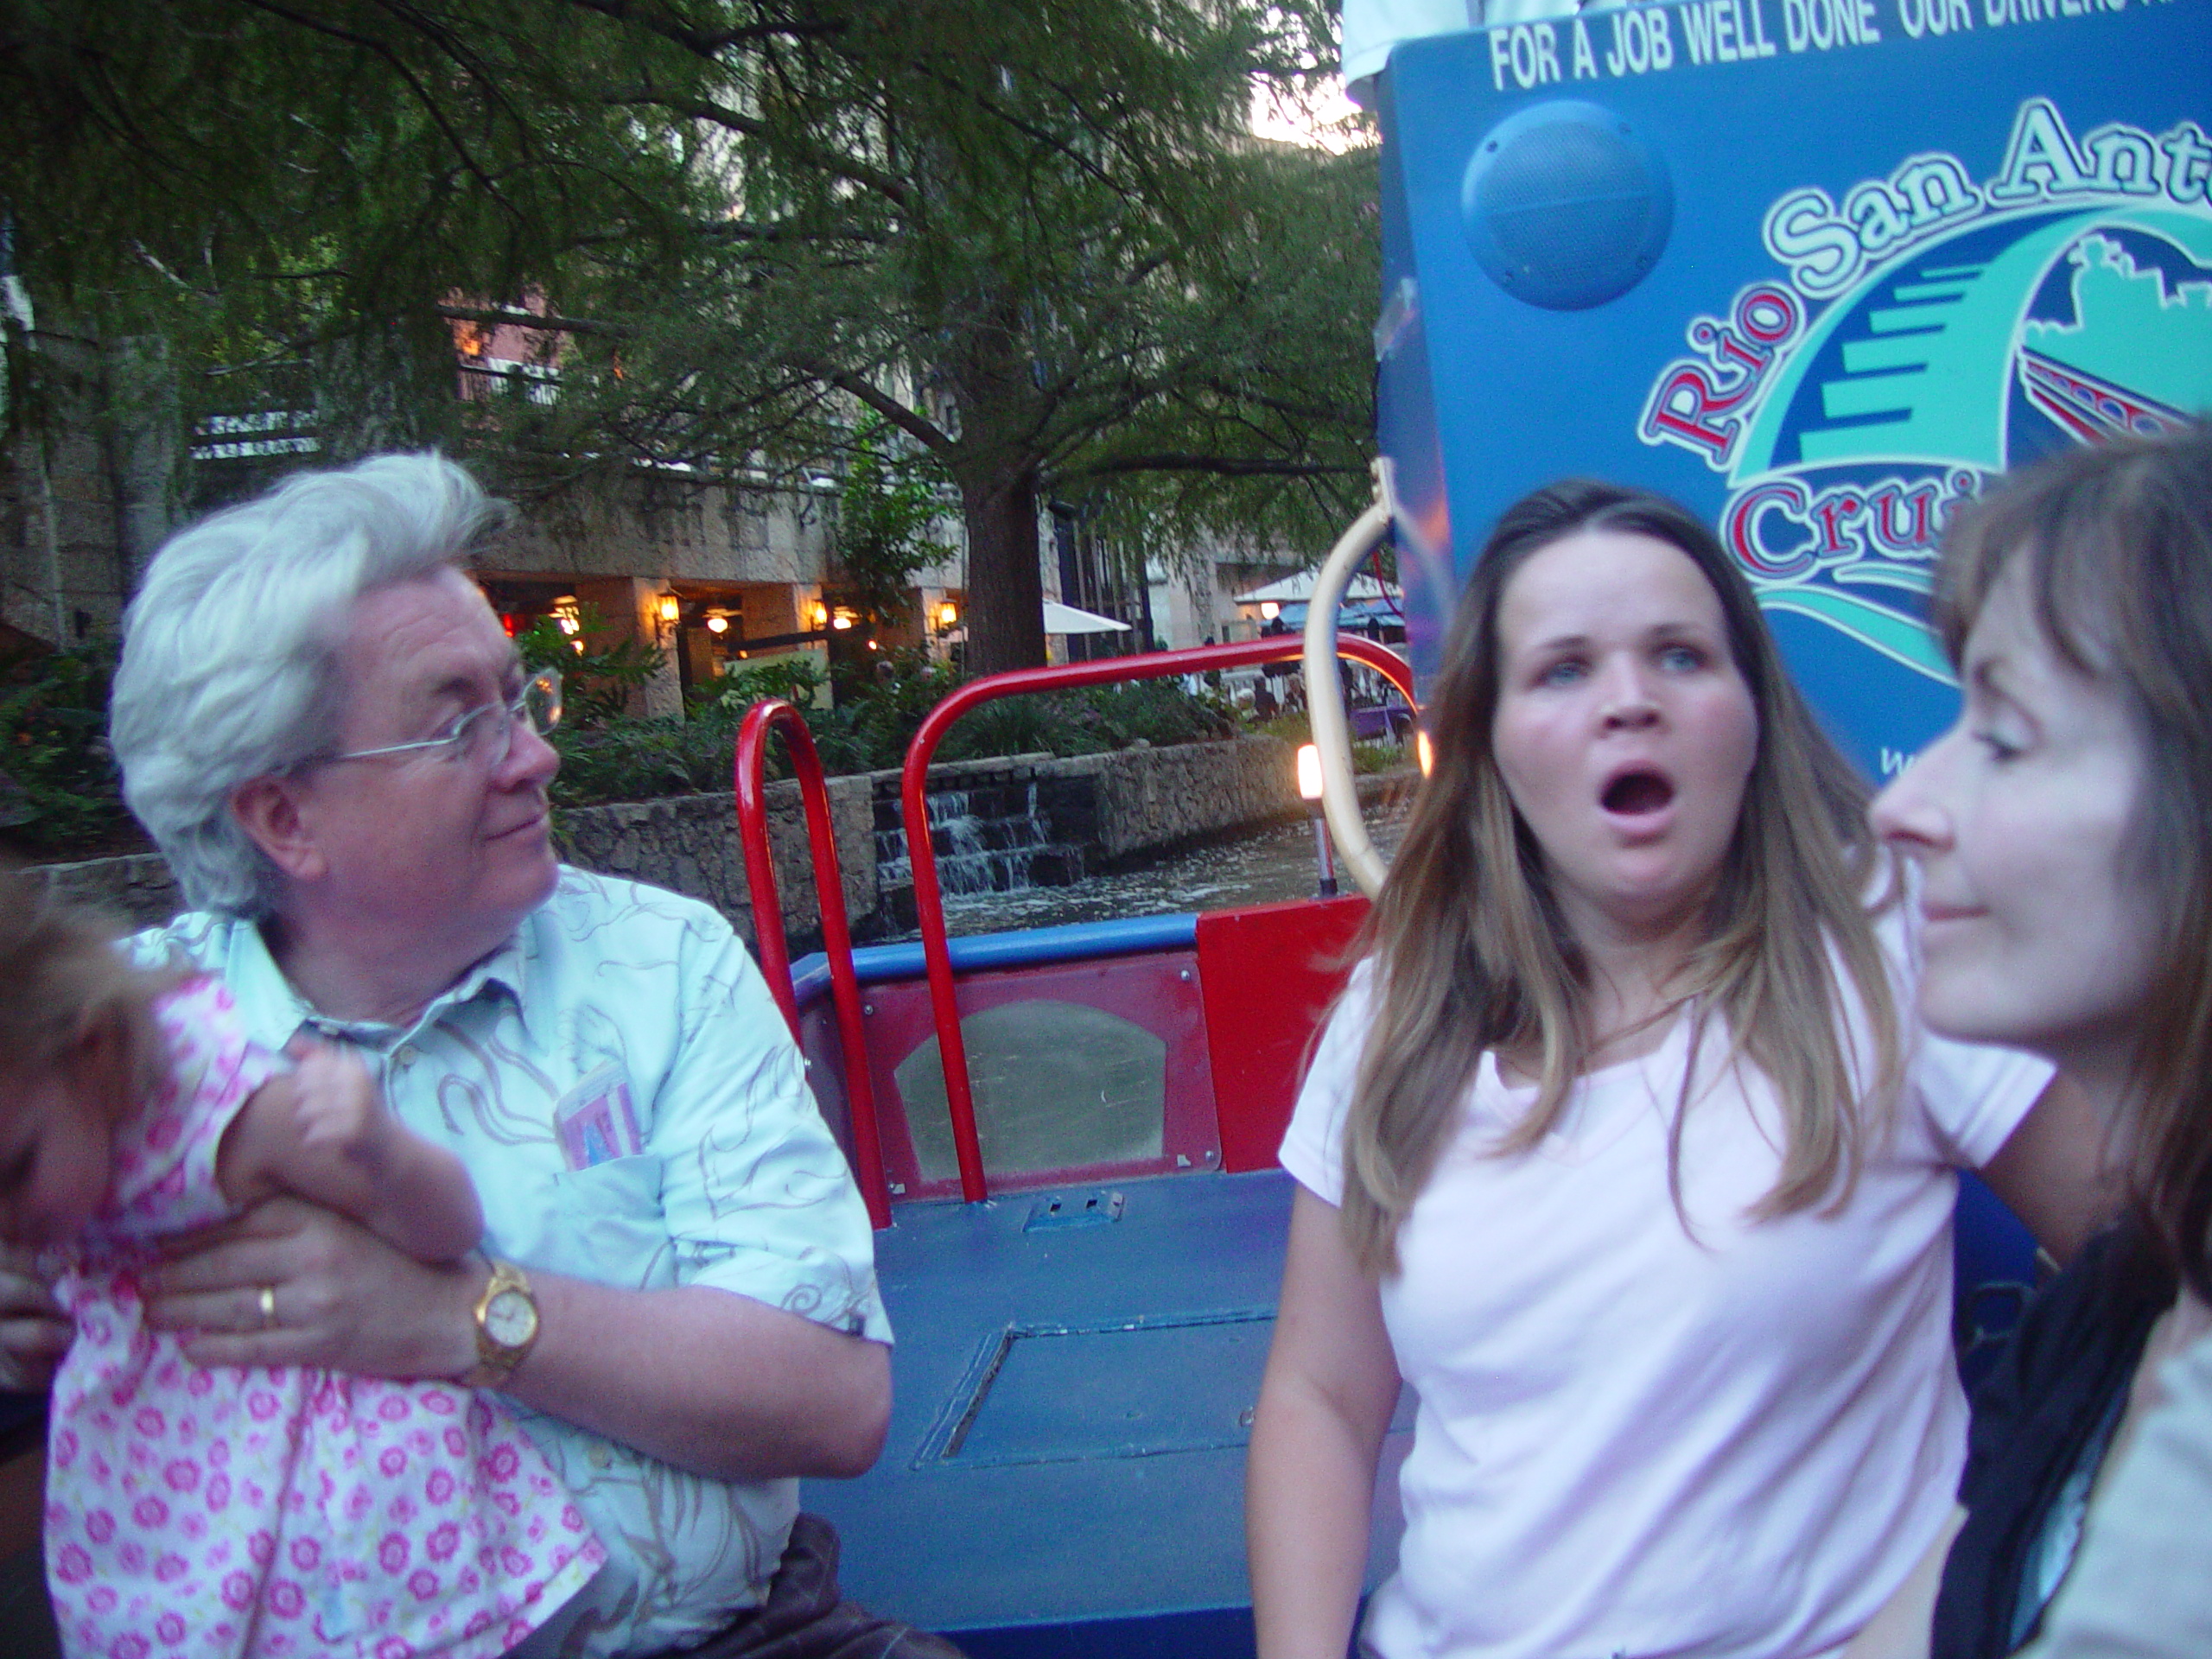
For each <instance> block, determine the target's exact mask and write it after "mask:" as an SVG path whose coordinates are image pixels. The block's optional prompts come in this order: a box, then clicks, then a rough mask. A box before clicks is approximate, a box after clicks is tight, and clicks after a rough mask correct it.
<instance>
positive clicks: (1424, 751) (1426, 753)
mask: <svg viewBox="0 0 2212 1659" xmlns="http://www.w3.org/2000/svg"><path fill="white" fill-rule="evenodd" d="M1414 760H1418V761H1420V762H1421V776H1422V777H1424V778H1426V777H1427V776H1428V774H1429V773H1430V772H1433V771H1435V770H1436V751H1435V750H1433V749H1432V748H1430V747H1428V734H1427V732H1423V731H1415V732H1414Z"/></svg>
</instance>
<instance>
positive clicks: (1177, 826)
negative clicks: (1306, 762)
mask: <svg viewBox="0 0 2212 1659" xmlns="http://www.w3.org/2000/svg"><path fill="white" fill-rule="evenodd" d="M1055 766H1056V769H1057V770H1059V771H1060V772H1061V774H1062V775H1063V776H1064V777H1065V778H1068V779H1071V780H1072V779H1079V778H1088V779H1090V780H1092V789H1093V791H1094V799H1095V803H1096V804H1095V807H1094V809H1093V810H1094V812H1095V819H1094V824H1093V828H1092V833H1091V834H1090V836H1085V837H1084V839H1085V840H1088V841H1090V842H1092V843H1093V844H1094V845H1095V846H1096V848H1097V850H1098V856H1099V857H1100V858H1101V859H1102V860H1104V861H1108V862H1111V861H1115V860H1117V859H1122V858H1128V857H1129V856H1131V855H1134V854H1137V853H1142V852H1150V851H1152V850H1153V849H1156V848H1161V847H1172V846H1173V845H1174V844H1175V843H1176V842H1184V841H1192V840H1195V839H1197V838H1198V837H1200V836H1216V835H1220V834H1222V833H1224V831H1227V830H1231V829H1243V828H1244V827H1245V826H1247V825H1249V824H1255V823H1271V822H1273V821H1274V820H1276V819H1278V818H1282V817H1287V816H1288V815H1290V814H1292V813H1294V812H1296V811H1298V810H1300V802H1299V798H1298V773H1297V766H1296V755H1295V752H1294V750H1293V749H1292V747H1291V746H1290V745H1289V744H1287V743H1286V742H1284V741H1282V740H1281V738H1279V737H1239V738H1232V739H1230V740H1228V741H1225V742H1220V743H1179V744H1177V745H1175V746H1174V747H1172V748H1164V749H1154V748H1133V749H1122V750H1118V751H1116V753H1112V754H1086V755H1082V756H1078V757H1077V759H1075V760H1062V761H1058V762H1057V763H1055ZM1056 827H1058V826H1056ZM1063 832H1064V833H1065V830H1064V831H1063Z"/></svg>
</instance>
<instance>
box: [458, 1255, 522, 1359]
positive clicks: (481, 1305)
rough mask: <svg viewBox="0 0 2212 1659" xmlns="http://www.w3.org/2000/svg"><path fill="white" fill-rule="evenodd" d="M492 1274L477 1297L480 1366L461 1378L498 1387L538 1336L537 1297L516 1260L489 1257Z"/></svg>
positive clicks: (477, 1347)
mask: <svg viewBox="0 0 2212 1659" xmlns="http://www.w3.org/2000/svg"><path fill="white" fill-rule="evenodd" d="M488 1259H489V1260H490V1261H491V1263H492V1277H491V1279H490V1280H489V1281H487V1282H486V1284H485V1287H484V1294H482V1295H480V1296H479V1297H478V1298H477V1299H476V1367H475V1369H474V1370H472V1371H470V1372H469V1373H468V1375H467V1376H464V1377H462V1378H461V1381H462V1382H463V1383H467V1385H468V1386H469V1387H470V1388H472V1389H496V1388H499V1386H500V1385H501V1384H503V1383H505V1382H506V1380H507V1378H508V1377H510V1376H512V1375H513V1374H514V1369H515V1367H516V1366H518V1365H519V1364H521V1363H522V1362H523V1358H524V1356H525V1355H527V1354H528V1353H529V1352H530V1350H531V1344H532V1343H535V1342H536V1341H537V1297H536V1296H534V1295H532V1294H531V1288H530V1281H529V1280H528V1279H526V1278H524V1276H523V1270H522V1269H521V1268H518V1267H517V1266H515V1264H514V1263H513V1262H502V1261H500V1260H499V1258H498V1257H496V1256H493V1257H491V1258H488Z"/></svg>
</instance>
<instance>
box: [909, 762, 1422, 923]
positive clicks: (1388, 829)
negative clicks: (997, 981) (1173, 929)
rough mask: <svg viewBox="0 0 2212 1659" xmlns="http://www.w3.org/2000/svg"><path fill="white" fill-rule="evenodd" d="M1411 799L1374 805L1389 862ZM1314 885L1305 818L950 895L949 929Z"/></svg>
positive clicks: (1290, 893) (1141, 911)
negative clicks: (1134, 863) (1067, 880)
mask: <svg viewBox="0 0 2212 1659" xmlns="http://www.w3.org/2000/svg"><path fill="white" fill-rule="evenodd" d="M1410 799H1411V792H1410V791H1408V790H1404V789H1400V790H1398V791H1394V793H1393V795H1392V796H1390V797H1389V798H1385V799H1384V800H1383V801H1379V802H1374V803H1370V804H1369V806H1368V807H1367V810H1366V820H1367V833H1368V835H1369V836H1370V838H1371V839H1372V840H1373V841H1374V842H1375V845H1376V850H1377V851H1379V852H1381V853H1382V854H1383V856H1384V857H1385V858H1388V857H1389V855H1391V854H1392V853H1393V852H1395V850H1396V849H1397V844H1398V837H1399V836H1400V834H1401V833H1402V830H1403V829H1404V822H1405V810H1406V806H1407V804H1408V803H1409V802H1410ZM1337 879H1338V890H1339V891H1340V892H1344V893H1351V892H1354V891H1357V889H1356V888H1355V887H1353V886H1352V882H1351V877H1349V876H1348V875H1346V874H1344V872H1343V870H1342V868H1339V869H1338V878H1337ZM1314 883H1315V869H1314V859H1313V825H1312V823H1310V822H1309V821H1306V820H1304V819H1300V821H1299V822H1297V823H1286V824H1277V825H1274V826H1273V827H1271V828H1268V829H1262V830H1259V831H1257V832H1256V833H1255V834H1252V835H1249V836H1237V837H1236V838H1235V839H1234V840H1229V841H1220V842H1210V843H1207V844H1206V845H1204V846H1200V847H1195V848H1192V849H1188V850H1186V851H1184V852H1180V853H1177V854H1175V855H1172V856H1170V857H1167V858H1164V859H1160V860H1159V861H1156V862H1153V863H1148V864H1146V865H1143V866H1141V868H1134V869H1124V870H1117V871H1114V872H1112V873H1110V874H1103V875H1091V876H1086V877H1085V878H1084V880H1080V881H1077V882H1075V883H1073V884H1072V885H1071V886H1067V887H1032V888H1029V889H1027V890H1026V891H1021V892H1015V893H970V894H966V895H961V896H955V897H949V898H947V899H946V900H945V905H944V916H945V925H946V926H947V928H948V930H949V931H951V932H953V933H1001V932H1007V931H1012V930H1014V929H1017V928H1031V927H1053V926H1057V925H1059V924H1061V923H1064V922H1096V921H1104V920H1106V919H1108V918H1116V917H1128V916H1158V915H1179V914H1181V913H1183V912H1189V911H1198V910H1230V909H1235V908H1237V907H1240V906H1246V905H1267V904H1275V903H1279V902H1281V901H1282V900H1284V899H1310V898H1312V897H1313V893H1314ZM909 937H913V936H909Z"/></svg>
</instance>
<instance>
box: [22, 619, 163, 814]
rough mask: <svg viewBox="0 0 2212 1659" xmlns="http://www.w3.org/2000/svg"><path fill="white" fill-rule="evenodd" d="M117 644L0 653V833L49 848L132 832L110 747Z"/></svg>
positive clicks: (121, 786)
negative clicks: (109, 707) (109, 712)
mask: <svg viewBox="0 0 2212 1659" xmlns="http://www.w3.org/2000/svg"><path fill="white" fill-rule="evenodd" d="M114 672H115V652H114V648H113V646H112V645H108V644H106V643H105V642H95V643H94V644H92V645H86V646H84V647H82V648H80V649H79V650H75V651H41V650H24V651H16V652H10V653H8V654H7V655H5V656H4V657H0V841H4V842H6V843H7V844H8V845H9V846H10V847H12V848H14V849H16V850H17V851H20V852H24V853H29V854H32V855H45V856H51V855H53V854H54V853H56V852H58V851H59V852H67V851H71V850H88V849H92V848H95V847H98V846H99V845H100V844H102V843H104V842H111V841H114V840H117V839H118V838H122V839H129V838H133V837H134V836H135V829H134V827H133V825H132V823H131V820H130V814H129V813H128V812H126V811H125V810H124V805H123V785H122V779H121V778H120V777H119V776H118V773H117V772H116V768H115V755H114V753H112V751H111V750H110V749H109V747H108V746H107V699H108V684H109V682H110V680H111V678H112V677H113V676H114Z"/></svg>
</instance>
